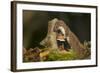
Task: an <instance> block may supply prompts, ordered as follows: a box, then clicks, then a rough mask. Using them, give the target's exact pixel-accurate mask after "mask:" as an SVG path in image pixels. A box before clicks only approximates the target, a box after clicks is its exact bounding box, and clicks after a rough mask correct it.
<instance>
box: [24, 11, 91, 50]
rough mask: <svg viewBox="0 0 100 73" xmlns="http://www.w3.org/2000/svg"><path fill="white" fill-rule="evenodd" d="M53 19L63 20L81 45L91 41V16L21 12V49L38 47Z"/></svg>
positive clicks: (68, 13) (71, 13)
mask: <svg viewBox="0 0 100 73" xmlns="http://www.w3.org/2000/svg"><path fill="white" fill-rule="evenodd" d="M54 18H58V19H60V20H63V21H64V22H65V23H67V24H68V26H69V27H70V29H71V31H72V32H74V33H75V35H76V36H77V37H78V38H79V40H80V41H81V42H82V43H83V42H84V41H85V40H87V41H91V14H90V13H74V12H51V11H33V10H32V11H31V10H23V47H24V48H26V49H29V48H34V47H36V46H39V43H40V42H41V41H42V40H43V39H44V38H45V37H46V35H47V31H48V22H49V21H50V20H52V19H54Z"/></svg>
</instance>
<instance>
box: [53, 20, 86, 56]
mask: <svg viewBox="0 0 100 73" xmlns="http://www.w3.org/2000/svg"><path fill="white" fill-rule="evenodd" d="M59 26H62V27H63V28H64V29H65V33H66V39H67V41H68V43H69V45H70V46H71V48H73V49H74V50H75V51H76V53H77V55H78V56H79V57H82V56H83V55H84V54H83V53H84V46H83V44H81V42H80V40H79V39H78V37H77V36H76V35H75V34H74V33H73V32H72V31H71V30H70V28H69V27H68V25H66V23H65V22H64V21H62V20H59V21H57V22H56V24H55V27H54V30H55V31H56V30H57V28H58V27H59Z"/></svg>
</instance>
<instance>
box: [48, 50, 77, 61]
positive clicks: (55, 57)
mask: <svg viewBox="0 0 100 73" xmlns="http://www.w3.org/2000/svg"><path fill="white" fill-rule="evenodd" d="M76 58H77V57H76V55H75V52H74V51H73V50H70V52H67V51H59V50H52V51H51V52H50V54H49V55H48V59H47V61H63V60H75V59H76Z"/></svg>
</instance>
